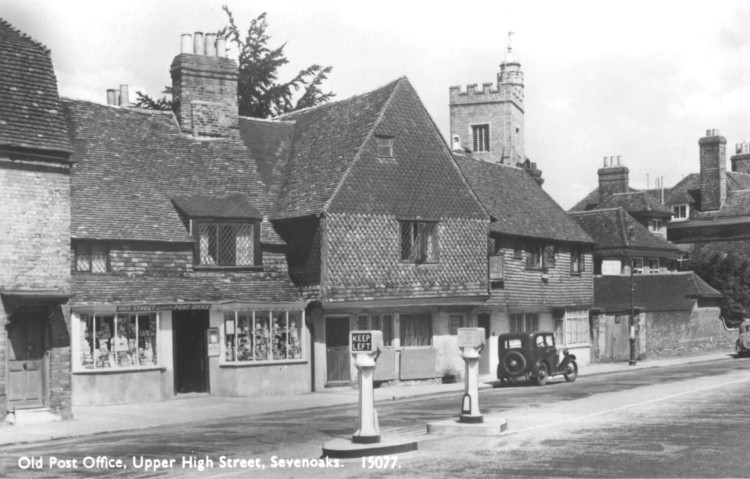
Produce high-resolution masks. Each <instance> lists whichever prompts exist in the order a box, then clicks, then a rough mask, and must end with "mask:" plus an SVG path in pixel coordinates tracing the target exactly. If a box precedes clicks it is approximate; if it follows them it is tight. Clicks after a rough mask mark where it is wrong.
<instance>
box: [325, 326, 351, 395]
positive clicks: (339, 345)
mask: <svg viewBox="0 0 750 479" xmlns="http://www.w3.org/2000/svg"><path fill="white" fill-rule="evenodd" d="M326 365H327V367H326V372H327V375H326V384H328V385H337V384H347V383H349V382H351V377H350V374H349V318H348V317H346V316H331V317H327V318H326Z"/></svg>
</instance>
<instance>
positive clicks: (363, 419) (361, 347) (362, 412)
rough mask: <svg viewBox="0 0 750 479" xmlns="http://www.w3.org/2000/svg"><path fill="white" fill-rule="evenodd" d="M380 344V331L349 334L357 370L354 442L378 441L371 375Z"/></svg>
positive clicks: (378, 432)
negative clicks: (357, 415)
mask: <svg viewBox="0 0 750 479" xmlns="http://www.w3.org/2000/svg"><path fill="white" fill-rule="evenodd" d="M382 345H383V333H382V331H352V332H351V334H350V336H349V351H350V352H351V354H352V356H354V365H355V366H356V367H357V370H358V371H359V376H358V377H359V429H357V430H356V431H355V433H354V435H353V436H352V442H353V443H355V444H374V443H378V442H380V425H379V424H378V413H377V411H375V391H374V386H373V376H374V373H375V366H376V361H377V359H378V356H380V349H381V347H382Z"/></svg>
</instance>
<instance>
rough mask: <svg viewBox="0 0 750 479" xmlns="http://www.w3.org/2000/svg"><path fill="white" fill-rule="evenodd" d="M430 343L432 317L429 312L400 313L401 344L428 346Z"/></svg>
mask: <svg viewBox="0 0 750 479" xmlns="http://www.w3.org/2000/svg"><path fill="white" fill-rule="evenodd" d="M431 344H432V317H431V316H430V315H429V314H402V315H401V345H402V346H429V345H431Z"/></svg>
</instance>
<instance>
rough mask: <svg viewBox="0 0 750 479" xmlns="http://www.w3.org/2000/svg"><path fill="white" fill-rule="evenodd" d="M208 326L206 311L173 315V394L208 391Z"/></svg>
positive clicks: (178, 312)
mask: <svg viewBox="0 0 750 479" xmlns="http://www.w3.org/2000/svg"><path fill="white" fill-rule="evenodd" d="M208 325H209V322H208V311H174V312H173V313H172V330H173V344H174V383H175V384H174V390H175V393H176V394H182V393H204V392H208V384H209V383H208V354H207V351H206V348H207V346H206V334H207V330H208Z"/></svg>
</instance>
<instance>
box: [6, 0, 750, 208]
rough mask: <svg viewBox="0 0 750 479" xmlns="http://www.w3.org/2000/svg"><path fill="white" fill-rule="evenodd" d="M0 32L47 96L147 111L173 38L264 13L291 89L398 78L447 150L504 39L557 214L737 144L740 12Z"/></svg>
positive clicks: (493, 1)
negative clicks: (605, 190)
mask: <svg viewBox="0 0 750 479" xmlns="http://www.w3.org/2000/svg"><path fill="white" fill-rule="evenodd" d="M1 3H2V6H1V8H0V16H2V17H3V18H4V19H6V20H7V21H9V22H10V23H11V24H13V25H14V26H15V27H16V28H18V29H20V30H22V31H23V32H25V33H27V34H29V35H30V36H32V37H33V38H34V39H36V40H38V41H40V42H42V43H44V44H45V45H46V46H47V47H49V48H50V49H51V52H52V60H53V63H54V66H55V72H56V74H57V79H58V84H59V90H60V94H61V95H62V96H65V97H69V98H77V99H85V100H91V101H96V102H101V103H105V102H106V95H105V91H106V89H107V88H117V87H118V86H119V85H120V84H123V83H124V84H128V85H129V87H130V91H131V98H132V99H134V98H135V91H136V90H142V91H144V92H148V93H150V94H151V95H152V96H154V95H156V96H158V95H159V94H160V92H161V91H162V89H163V87H164V86H165V85H169V84H170V83H171V79H170V76H169V66H170V64H171V62H172V59H173V58H174V56H175V55H177V54H178V53H179V48H180V35H181V34H182V33H192V32H196V31H203V32H212V31H216V30H218V29H219V28H221V27H222V26H224V25H225V24H226V22H227V17H226V14H225V13H224V12H223V11H222V9H221V6H222V5H223V4H226V5H227V6H229V8H230V9H231V10H232V12H233V14H234V17H235V19H236V20H237V22H238V24H239V26H240V28H242V29H243V30H244V29H246V28H247V27H248V26H249V23H250V20H251V19H252V18H254V17H256V16H257V15H258V14H260V13H261V12H267V15H268V17H267V19H268V24H269V29H268V32H269V34H270V36H271V44H272V45H278V44H281V43H284V42H286V50H285V51H286V54H287V57H288V58H289V60H290V64H289V65H288V66H287V67H286V68H285V70H283V71H282V75H281V78H282V79H287V78H290V77H291V76H292V75H293V74H294V73H296V71H297V70H300V69H302V68H305V67H307V66H309V65H311V64H314V63H317V64H320V65H330V66H332V67H333V72H332V74H331V75H330V77H329V80H328V81H327V83H326V86H327V88H328V89H329V90H332V91H333V92H334V93H336V98H337V99H344V98H347V97H349V96H352V95H356V94H359V93H364V92H367V91H370V90H373V89H375V88H378V87H380V86H382V85H385V84H386V83H389V82H390V81H392V80H394V79H396V78H399V77H402V76H406V77H407V78H408V79H409V80H410V81H411V83H412V84H413V85H414V87H415V88H416V90H417V92H418V93H419V95H420V98H421V99H422V101H423V102H424V104H425V106H426V107H427V110H428V111H429V112H430V114H431V115H432V117H433V119H434V120H435V122H436V124H437V125H438V127H439V128H440V130H441V132H442V133H443V135H444V137H446V138H449V113H448V88H449V87H450V86H453V85H467V84H474V83H476V84H481V83H486V82H493V81H495V78H496V75H497V72H498V71H499V64H500V62H501V61H502V59H503V58H504V56H505V48H506V36H507V32H508V31H513V32H514V36H513V55H514V56H515V57H516V58H517V59H518V60H519V61H520V62H521V64H522V69H523V71H524V75H525V96H526V110H525V122H526V126H525V131H526V155H527V156H528V157H529V158H530V159H531V161H534V162H536V163H537V164H538V166H539V168H541V169H542V171H543V175H544V178H545V183H544V188H545V190H546V191H547V192H548V193H549V194H551V195H552V197H553V198H554V199H555V200H557V202H558V203H560V204H561V206H563V207H564V208H566V209H567V208H569V207H571V206H572V205H573V204H575V203H576V202H577V201H578V200H580V199H581V198H582V197H583V196H584V195H586V194H587V193H588V192H590V191H591V190H592V189H593V188H595V187H596V185H597V174H596V171H597V169H598V168H599V167H601V166H602V161H603V160H602V158H603V157H604V156H612V155H621V156H622V162H623V164H625V165H626V166H627V167H628V168H629V170H630V182H631V185H632V186H634V187H640V188H645V187H646V186H647V178H648V179H649V183H648V186H651V187H653V186H654V178H657V177H663V178H664V184H665V185H666V186H671V185H673V184H674V183H676V182H677V181H679V180H680V179H681V178H682V177H683V176H685V175H687V174H689V173H692V172H697V171H698V167H699V165H698V139H699V138H700V137H701V136H703V135H705V132H706V130H707V129H714V128H716V129H719V131H720V133H721V134H722V135H723V136H725V137H726V138H727V156H728V157H729V156H731V154H732V153H733V152H734V148H735V144H736V143H738V142H741V141H749V140H750V28H747V25H750V3H747V2H745V4H743V2H742V1H741V0H737V1H728V0H727V1H722V0H716V1H714V2H711V3H710V5H709V4H708V3H706V2H705V1H702V2H697V1H680V2H678V1H655V0H650V1H641V0H628V1H601V0H599V1H583V0H579V1H576V0H566V1H559V0H558V1H554V0H550V1H541V0H540V1H533V0H523V1H522V0H515V1H506V0H490V1H484V0H470V1H467V2H460V3H458V2H450V3H449V2H443V1H417V0H379V1H378V2H364V1H359V0H348V1H345V0H341V1H339V0H315V1H311V0H286V1H284V0H273V1H266V0H253V1H240V0H222V1H208V0H191V1H186V0H160V1H158V2H157V1H144V0H128V1H127V2H114V1H108V2H101V1H87V0H66V1H64V2H61V1H57V0H54V1H53V0H2V2H1Z"/></svg>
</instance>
